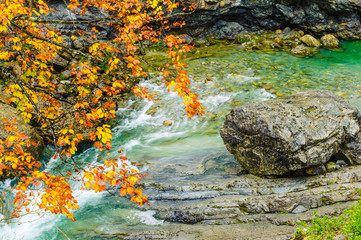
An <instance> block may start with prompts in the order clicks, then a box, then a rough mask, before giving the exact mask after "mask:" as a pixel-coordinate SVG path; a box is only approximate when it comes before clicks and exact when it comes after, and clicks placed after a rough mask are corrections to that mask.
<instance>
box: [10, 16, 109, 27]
mask: <svg viewBox="0 0 361 240" xmlns="http://www.w3.org/2000/svg"><path fill="white" fill-rule="evenodd" d="M115 17H116V15H111V16H108V17H104V18H98V19H93V20H71V21H67V20H50V19H41V18H35V17H25V16H23V17H18V18H15V19H14V20H25V21H29V22H35V23H48V24H65V25H72V24H92V23H98V22H104V21H107V20H110V19H112V18H115Z"/></svg>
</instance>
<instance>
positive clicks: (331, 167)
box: [326, 162, 338, 172]
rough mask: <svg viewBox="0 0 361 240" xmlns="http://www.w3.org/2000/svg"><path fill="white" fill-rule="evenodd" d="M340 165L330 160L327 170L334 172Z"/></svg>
mask: <svg viewBox="0 0 361 240" xmlns="http://www.w3.org/2000/svg"><path fill="white" fill-rule="evenodd" d="M337 168H338V166H337V165H336V164H335V163H334V162H328V163H327V164H326V170H327V172H333V171H336V170H337Z"/></svg>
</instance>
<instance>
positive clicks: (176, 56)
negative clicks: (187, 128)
mask: <svg viewBox="0 0 361 240" xmlns="http://www.w3.org/2000/svg"><path fill="white" fill-rule="evenodd" d="M177 5H178V4H177V3H174V2H173V1H171V0H163V1H159V0H146V1H143V0H124V1H118V0H105V1H104V0H101V1H100V0H84V1H81V2H79V1H77V0H70V2H69V4H68V6H67V7H68V9H69V10H70V11H73V12H74V13H76V14H79V15H85V14H86V13H87V11H88V9H89V8H90V7H92V8H97V9H98V10H99V11H100V12H102V13H106V15H107V16H106V17H103V18H99V19H91V20H82V21H77V20H73V21H65V20H49V19H48V18H46V15H49V13H50V12H51V11H54V12H55V10H54V9H52V8H50V7H49V5H48V4H47V3H46V2H44V1H43V0H30V1H28V0H0V13H1V14H0V70H1V71H0V77H2V78H3V79H4V80H3V81H4V83H5V79H6V83H7V84H6V90H5V91H6V92H7V93H9V94H10V95H11V97H10V99H9V102H10V103H12V104H13V105H16V106H17V109H18V110H19V111H20V112H21V116H22V117H23V118H24V120H25V121H26V122H31V123H32V124H34V122H35V124H37V125H39V126H41V127H42V128H46V129H49V131H50V132H51V133H52V138H53V139H52V141H53V144H54V145H55V146H56V148H57V153H56V156H54V157H55V158H58V157H59V158H60V159H61V163H60V164H67V165H69V166H72V168H73V171H72V172H67V173H63V172H58V174H55V173H53V174H51V173H50V170H46V171H42V170H40V169H41V168H40V167H41V164H40V163H39V162H38V161H36V159H34V158H33V157H32V156H31V154H30V153H26V152H24V149H23V146H24V144H27V145H31V144H35V143H31V142H29V141H28V139H27V137H26V136H25V135H24V134H23V133H19V132H17V129H16V126H14V122H7V124H6V125H5V127H4V128H3V131H7V132H11V133H12V135H11V136H9V137H8V138H6V140H0V154H1V155H0V174H2V173H3V171H8V170H10V169H12V170H15V172H16V177H17V178H18V183H17V185H16V186H15V187H13V188H11V189H10V190H11V191H14V193H16V197H15V199H14V205H15V208H14V209H13V211H12V212H11V213H10V214H7V215H6V214H3V216H4V219H2V220H3V221H4V220H6V219H12V218H17V217H20V216H21V215H24V214H28V213H33V212H38V213H41V212H44V211H49V212H52V213H56V214H57V213H62V214H65V215H66V216H67V217H69V218H70V219H72V220H74V217H73V214H72V213H71V211H70V210H73V209H77V208H78V207H79V206H78V205H77V201H76V200H75V198H74V196H73V192H72V189H71V187H70V185H69V180H70V179H72V180H76V181H83V183H84V188H87V189H92V190H94V191H96V192H98V191H104V190H107V189H108V188H109V187H115V186H119V187H120V191H119V194H120V195H121V196H124V195H126V194H129V195H131V196H132V198H131V200H132V201H134V202H135V203H137V204H139V205H142V204H144V203H148V201H147V198H146V197H145V196H143V195H142V189H140V188H137V187H136V183H137V182H138V181H139V179H140V178H141V177H142V175H141V174H140V173H138V172H137V171H136V170H135V169H131V168H129V166H127V165H126V161H125V160H126V158H125V157H123V156H122V155H120V156H119V159H104V160H103V159H99V163H98V164H97V165H94V166H90V165H89V166H84V164H82V163H77V162H76V160H75V159H74V158H73V157H72V156H73V155H74V154H75V153H76V151H77V149H78V144H79V142H80V141H82V140H83V139H85V138H88V139H90V140H92V141H94V146H95V147H97V148H98V149H99V150H100V151H107V150H108V151H109V150H110V149H111V139H112V133H111V130H110V126H109V125H107V124H104V122H105V121H107V120H108V119H109V118H114V117H115V110H116V103H115V102H114V101H113V99H114V98H115V97H116V96H118V95H120V94H121V93H122V92H123V91H124V89H125V85H126V84H127V82H129V81H133V79H135V78H138V77H146V76H147V73H146V72H145V71H144V69H143V68H142V67H141V66H140V63H141V60H142V59H141V57H140V56H138V55H137V54H138V52H139V48H140V47H141V46H142V42H144V41H150V42H152V43H154V44H157V43H159V42H162V41H163V42H165V43H166V46H167V47H168V50H167V52H168V56H169V64H167V65H166V66H164V68H161V69H159V70H160V72H161V74H162V75H163V77H164V78H163V80H164V83H165V85H166V87H167V88H168V90H169V91H171V90H172V91H175V92H177V93H178V95H179V96H180V97H182V98H183V99H184V109H185V111H186V113H185V114H186V115H187V116H188V117H189V118H191V117H192V116H194V115H200V114H203V112H204V109H203V107H202V104H201V103H200V102H199V101H198V96H197V94H195V93H193V92H192V91H191V90H190V81H189V79H188V77H187V72H186V71H185V67H186V65H185V64H184V63H182V61H181V59H182V58H183V57H184V56H185V53H186V52H188V51H190V49H191V46H188V45H187V44H184V43H183V40H181V39H180V38H179V37H176V36H173V35H165V34H164V31H165V30H168V29H169V28H171V27H172V26H176V27H181V26H182V24H183V23H174V24H169V22H168V19H169V18H171V17H174V13H173V11H174V9H175V8H176V7H177ZM54 24H82V25H86V26H88V28H89V31H88V32H87V31H78V32H74V33H73V35H72V36H71V38H72V39H76V38H78V37H80V36H81V37H84V38H88V39H92V40H93V44H92V45H91V46H90V47H89V49H88V51H80V50H77V49H74V48H73V47H72V46H71V45H69V44H68V43H67V42H66V41H65V40H64V37H63V35H62V33H61V32H60V31H58V30H57V29H56V28H55V27H54ZM100 27H110V28H112V29H113V30H114V35H115V37H114V39H112V40H111V41H107V42H106V41H97V33H98V29H99V28H100ZM64 55H67V56H70V57H71V58H75V59H78V62H77V63H76V64H74V65H73V66H71V69H70V70H71V71H70V72H71V81H69V83H66V84H67V85H68V86H67V87H68V88H69V89H71V91H72V94H71V95H70V96H66V97H64V95H63V94H62V93H61V91H60V89H61V88H60V87H59V84H60V82H61V81H60V80H61V77H59V74H58V73H57V72H56V71H55V70H54V68H53V65H52V62H53V61H54V60H55V59H56V58H57V57H58V56H64ZM13 60H16V62H17V63H16V64H15V65H14V67H13V69H12V71H9V70H8V69H7V68H6V67H4V64H3V63H5V62H9V61H13ZM99 66H101V67H99ZM133 92H134V94H135V95H136V96H139V97H141V98H147V99H152V96H150V95H149V94H148V91H147V89H145V88H142V87H138V86H135V87H134V88H133ZM66 119H72V120H73V121H70V123H69V121H66ZM56 124H58V125H61V126H62V128H61V129H60V130H55V128H54V126H55V125H56ZM85 128H87V129H93V130H92V131H91V132H90V133H88V134H87V135H84V134H83V131H82V129H85ZM119 154H121V152H120V153H119ZM58 168H59V166H58ZM59 169H60V168H59ZM127 169H128V170H127ZM73 174H75V176H72V175H73ZM71 176H72V177H71ZM38 189H42V190H43V191H38ZM0 221H1V220H0Z"/></svg>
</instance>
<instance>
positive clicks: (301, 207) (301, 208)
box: [292, 205, 308, 213]
mask: <svg viewBox="0 0 361 240" xmlns="http://www.w3.org/2000/svg"><path fill="white" fill-rule="evenodd" d="M306 211H308V209H307V208H305V207H304V206H302V205H298V206H297V207H296V208H295V209H293V211H292V213H303V212H306Z"/></svg>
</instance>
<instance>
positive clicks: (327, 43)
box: [321, 34, 341, 48]
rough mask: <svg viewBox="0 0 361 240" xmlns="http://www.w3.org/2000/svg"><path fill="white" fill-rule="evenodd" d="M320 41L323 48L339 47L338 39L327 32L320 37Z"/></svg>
mask: <svg viewBox="0 0 361 240" xmlns="http://www.w3.org/2000/svg"><path fill="white" fill-rule="evenodd" d="M321 43H322V45H323V46H324V47H325V48H339V47H341V45H340V41H339V40H338V39H337V38H336V37H335V36H334V35H332V34H327V35H325V36H323V37H322V38H321Z"/></svg>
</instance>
